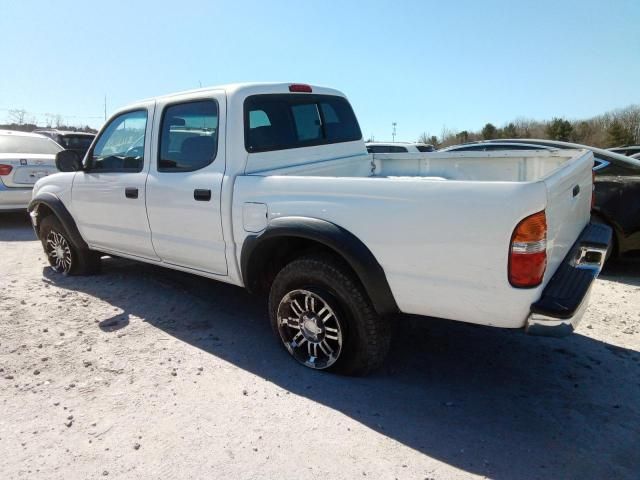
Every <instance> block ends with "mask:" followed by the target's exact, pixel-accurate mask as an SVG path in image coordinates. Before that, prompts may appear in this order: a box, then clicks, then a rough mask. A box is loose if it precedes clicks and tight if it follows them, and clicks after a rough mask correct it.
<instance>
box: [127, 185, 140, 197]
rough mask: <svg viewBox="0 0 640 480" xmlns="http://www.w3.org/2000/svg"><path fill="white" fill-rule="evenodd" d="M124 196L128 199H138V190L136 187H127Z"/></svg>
mask: <svg viewBox="0 0 640 480" xmlns="http://www.w3.org/2000/svg"><path fill="white" fill-rule="evenodd" d="M124 196H125V197H127V198H138V189H137V188H134V187H127V188H125V189H124Z"/></svg>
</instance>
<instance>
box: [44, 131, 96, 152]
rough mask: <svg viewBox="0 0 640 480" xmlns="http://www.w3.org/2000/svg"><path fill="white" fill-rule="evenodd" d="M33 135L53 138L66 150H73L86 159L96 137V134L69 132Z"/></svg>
mask: <svg viewBox="0 0 640 480" xmlns="http://www.w3.org/2000/svg"><path fill="white" fill-rule="evenodd" d="M33 133H39V134H40V135H45V136H47V137H49V138H51V139H52V140H53V141H54V142H56V143H57V144H59V145H60V146H61V147H62V148H64V149H65V150H73V151H74V152H76V153H77V154H78V155H79V156H80V158H83V157H84V154H85V153H87V150H89V147H90V146H91V142H93V139H94V138H95V137H96V134H95V133H87V132H72V131H67V130H55V129H51V130H35V131H34V132H33Z"/></svg>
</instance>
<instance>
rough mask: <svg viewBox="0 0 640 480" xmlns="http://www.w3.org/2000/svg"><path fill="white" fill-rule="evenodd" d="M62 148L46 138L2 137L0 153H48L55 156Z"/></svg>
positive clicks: (0, 139)
mask: <svg viewBox="0 0 640 480" xmlns="http://www.w3.org/2000/svg"><path fill="white" fill-rule="evenodd" d="M60 150H62V147H60V146H59V145H58V144H57V143H56V142H54V141H53V140H51V139H49V138H45V137H30V136H22V135H0V153H46V154H50V155H55V154H56V153H58V152H59V151H60Z"/></svg>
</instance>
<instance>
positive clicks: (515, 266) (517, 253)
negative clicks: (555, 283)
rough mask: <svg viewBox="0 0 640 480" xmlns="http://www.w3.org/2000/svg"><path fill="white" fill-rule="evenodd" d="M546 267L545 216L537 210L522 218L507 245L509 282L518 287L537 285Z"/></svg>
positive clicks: (540, 281)
mask: <svg viewBox="0 0 640 480" xmlns="http://www.w3.org/2000/svg"><path fill="white" fill-rule="evenodd" d="M546 268H547V217H546V215H545V213H544V211H542V212H538V213H534V214H533V215H530V216H528V217H527V218H525V219H524V220H522V221H521V222H520V223H519V224H518V225H517V226H516V228H515V230H514V231H513V235H512V236H511V245H510V246H509V283H511V285H512V286H514V287H518V288H531V287H537V286H538V285H540V284H541V283H542V279H543V277H544V272H545V270H546Z"/></svg>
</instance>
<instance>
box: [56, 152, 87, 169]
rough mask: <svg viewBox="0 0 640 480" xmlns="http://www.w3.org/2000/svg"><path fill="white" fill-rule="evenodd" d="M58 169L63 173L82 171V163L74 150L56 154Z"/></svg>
mask: <svg viewBox="0 0 640 480" xmlns="http://www.w3.org/2000/svg"><path fill="white" fill-rule="evenodd" d="M56 168H57V169H58V170H60V171H61V172H77V171H78V170H82V161H81V160H80V156H79V155H78V154H77V153H76V152H74V151H73V150H62V151H61V152H58V153H56Z"/></svg>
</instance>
